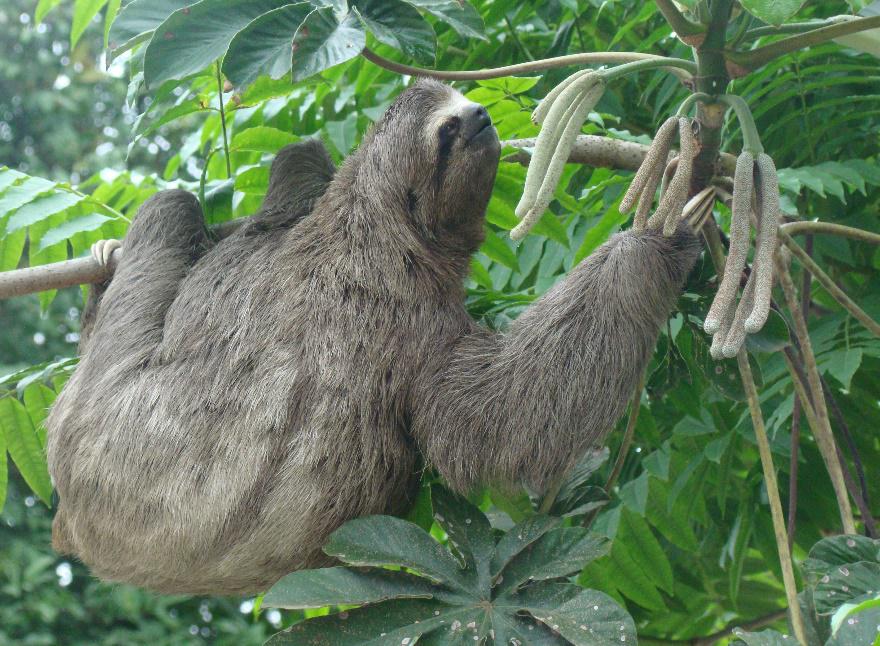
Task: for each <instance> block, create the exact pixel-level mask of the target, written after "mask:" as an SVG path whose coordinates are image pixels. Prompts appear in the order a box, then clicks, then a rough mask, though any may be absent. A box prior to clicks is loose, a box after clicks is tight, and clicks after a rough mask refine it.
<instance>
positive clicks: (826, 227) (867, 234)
mask: <svg viewBox="0 0 880 646" xmlns="http://www.w3.org/2000/svg"><path fill="white" fill-rule="evenodd" d="M779 228H780V230H782V231H785V232H786V233H787V234H788V235H790V236H796V235H798V234H804V235H809V234H812V233H827V234H829V235H835V236H841V237H844V238H852V239H853V240H861V241H862V242H870V243H871V244H877V245H880V233H874V232H873V231H865V230H864V229H856V228H855V227H847V226H844V225H842V224H834V223H832V222H787V223H785V224H783V225H781V226H780V227H779Z"/></svg>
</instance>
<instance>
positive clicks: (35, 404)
mask: <svg viewBox="0 0 880 646" xmlns="http://www.w3.org/2000/svg"><path fill="white" fill-rule="evenodd" d="M55 396H56V394H55V391H54V390H52V389H51V388H49V387H47V386H45V385H43V384H41V383H32V384H30V385H28V386H27V387H26V388H25V389H24V396H23V397H22V399H24V406H25V408H26V409H27V412H28V415H30V418H31V424H33V426H34V428H35V429H36V430H37V437H38V438H39V439H40V445H41V446H46V425H45V423H44V422H45V421H46V416H47V415H49V407H50V406H52V402H54V401H55Z"/></svg>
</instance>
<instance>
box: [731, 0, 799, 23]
mask: <svg viewBox="0 0 880 646" xmlns="http://www.w3.org/2000/svg"><path fill="white" fill-rule="evenodd" d="M804 2H805V0H772V1H770V2H768V0H742V6H743V8H744V9H745V10H746V11H748V12H749V13H750V14H752V15H753V16H755V17H756V18H759V19H761V20H763V21H764V22H766V23H769V24H771V25H781V24H782V23H784V22H785V21H786V20H788V19H789V18H791V17H792V16H793V15H795V14H796V13H797V12H798V10H799V9H800V8H801V5H803V4H804Z"/></svg>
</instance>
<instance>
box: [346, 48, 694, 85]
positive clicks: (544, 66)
mask: <svg viewBox="0 0 880 646" xmlns="http://www.w3.org/2000/svg"><path fill="white" fill-rule="evenodd" d="M361 56H363V57H364V58H366V59H367V60H368V61H370V62H371V63H373V64H374V65H378V66H379V67H381V68H383V69H386V70H389V71H391V72H396V73H397V74H407V75H409V76H421V77H427V78H434V79H439V80H441V81H479V80H484V79H495V78H501V77H503V76H513V75H515V74H531V73H533V72H542V71H544V70H552V69H556V68H559V67H569V66H571V65H578V66H584V65H605V64H609V63H633V62H635V61H653V60H657V61H663V60H665V61H669V66H668V67H665V68H663V69H667V70H668V71H670V72H672V73H673V74H675V75H676V76H677V77H678V78H679V79H681V80H682V81H688V80H690V79H691V74H692V73H693V72H696V69H697V67H696V64H695V63H693V62H691V61H686V60H683V59H678V58H669V57H667V56H657V55H655V54H641V53H637V52H585V53H582V54H568V55H566V56H554V57H552V58H542V59H540V60H537V61H529V62H528V63H517V64H516V65H505V66H503V67H494V68H489V69H484V70H431V69H427V68H424V67H415V66H413V65H406V64H404V63H398V62H396V61H392V60H391V59H390V58H385V57H384V56H381V55H379V54H377V53H376V52H374V51H373V50H372V49H370V48H369V47H364V48H363V50H361Z"/></svg>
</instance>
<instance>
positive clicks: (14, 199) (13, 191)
mask: <svg viewBox="0 0 880 646" xmlns="http://www.w3.org/2000/svg"><path fill="white" fill-rule="evenodd" d="M54 187H55V183H54V182H50V181H49V180H47V179H43V178H42V177H25V179H24V180H23V181H19V182H18V183H16V184H14V185H12V186H10V187H9V188H7V189H6V190H5V191H3V192H2V193H0V216H2V215H3V214H5V213H8V212H9V211H14V210H15V209H17V208H19V207H21V206H24V205H25V204H27V203H28V202H30V201H31V200H33V199H35V198H36V197H37V196H38V195H40V194H41V193H45V192H46V191H48V190H50V189H52V188H54Z"/></svg>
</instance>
